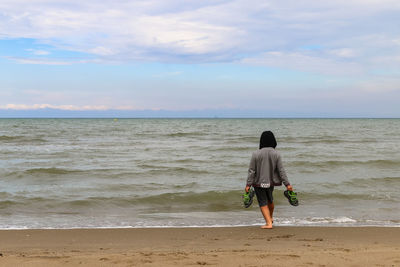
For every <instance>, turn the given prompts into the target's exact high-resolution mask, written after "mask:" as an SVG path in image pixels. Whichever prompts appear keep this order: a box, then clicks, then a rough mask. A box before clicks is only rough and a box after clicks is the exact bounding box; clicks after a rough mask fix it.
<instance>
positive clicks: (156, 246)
mask: <svg viewBox="0 0 400 267" xmlns="http://www.w3.org/2000/svg"><path fill="white" fill-rule="evenodd" d="M399 237H400V227H386V226H384V227H374V226H365V227H358V226H355V227H326V226H322V227H320V226H277V227H275V228H274V229H272V230H263V229H260V228H259V226H238V227H187V228H101V229H36V230H35V229H29V230H25V229H19V230H0V254H1V255H2V256H1V255H0V265H1V266H45V265H49V266H78V265H82V266H199V265H214V266H291V265H294V264H296V265H300V266H306V265H319V266H322V265H323V266H350V265H351V266H363V265H364V266H372V265H380V266H398V265H400V238H399Z"/></svg>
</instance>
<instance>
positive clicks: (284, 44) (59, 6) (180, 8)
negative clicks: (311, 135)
mask: <svg viewBox="0 0 400 267" xmlns="http://www.w3.org/2000/svg"><path fill="white" fill-rule="evenodd" d="M0 10H1V11H0V39H15V38H31V39H33V40H35V42H36V43H38V44H45V45H47V46H48V47H49V49H47V50H44V49H36V48H28V49H31V50H30V51H31V53H32V54H33V55H28V56H23V55H19V56H11V55H8V56H7V55H6V56H7V58H8V59H9V60H14V61H16V62H18V63H20V64H45V65H71V64H85V63H107V62H108V63H124V62H127V63H130V62H166V63H184V64H188V63H189V64H192V63H208V62H235V63H238V64H246V65H249V64H251V65H258V66H270V67H277V68H283V69H294V70H297V71H305V72H313V73H320V74H328V75H330V74H332V75H349V74H351V75H361V74H364V75H366V74H368V72H370V71H371V70H372V69H375V68H387V67H388V66H390V68H398V67H400V63H399V61H398V60H397V61H396V60H393V59H396V58H400V46H399V40H400V39H399V35H398V30H397V27H395V26H396V25H397V23H396V22H397V17H398V12H399V11H400V2H399V1H397V0H379V1H378V0H337V1H313V0H304V1H291V0H287V1H277V0H271V1H268V2H266V1H258V0H246V1H245V0H229V1H228V0H216V1H211V0H204V1H194V0H188V1H180V0H147V1H140V0H129V1H128V0H118V1H111V0H109V1H104V2H101V3H100V2H99V1H95V0H86V1H69V0H2V1H1V2H0ZM305 47H309V48H310V47H313V48H318V49H304V48H305ZM52 48H54V50H59V51H73V52H79V53H82V54H81V55H80V58H79V59H76V58H71V56H67V55H62V54H61V56H56V55H53V53H51V54H47V53H48V51H52V52H53V50H52ZM305 50H307V51H305ZM391 59H392V60H391Z"/></svg>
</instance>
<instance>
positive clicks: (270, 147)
mask: <svg viewBox="0 0 400 267" xmlns="http://www.w3.org/2000/svg"><path fill="white" fill-rule="evenodd" d="M276 145H277V143H276V139H275V136H274V134H273V133H272V132H271V131H265V132H263V133H262V134H261V138H260V149H259V150H257V151H255V152H254V153H253V155H252V157H251V160H250V166H249V174H248V177H247V184H246V188H245V190H246V192H248V191H249V190H250V187H251V186H253V187H254V190H255V192H256V196H257V200H258V205H259V206H260V210H261V213H262V215H263V216H264V219H265V225H263V226H261V228H263V229H271V228H272V222H273V217H272V216H273V213H274V198H273V196H272V192H273V191H274V186H278V185H282V183H283V184H284V185H285V186H286V188H287V190H289V191H293V188H292V186H291V185H290V183H289V180H288V178H287V176H286V172H285V170H284V169H283V166H282V160H281V156H280V154H279V153H278V151H276V150H275V147H276Z"/></svg>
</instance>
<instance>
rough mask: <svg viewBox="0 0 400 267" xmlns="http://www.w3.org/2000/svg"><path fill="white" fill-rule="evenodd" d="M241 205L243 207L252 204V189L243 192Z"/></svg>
mask: <svg viewBox="0 0 400 267" xmlns="http://www.w3.org/2000/svg"><path fill="white" fill-rule="evenodd" d="M242 198H243V205H244V207H245V208H248V207H250V206H251V204H253V198H254V189H253V188H250V189H249V192H247V193H244V194H243V196H242Z"/></svg>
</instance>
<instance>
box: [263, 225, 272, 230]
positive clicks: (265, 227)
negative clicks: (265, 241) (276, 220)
mask: <svg viewBox="0 0 400 267" xmlns="http://www.w3.org/2000/svg"><path fill="white" fill-rule="evenodd" d="M261 228H262V229H272V224H271V225H268V224H266V225H263V226H261Z"/></svg>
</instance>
